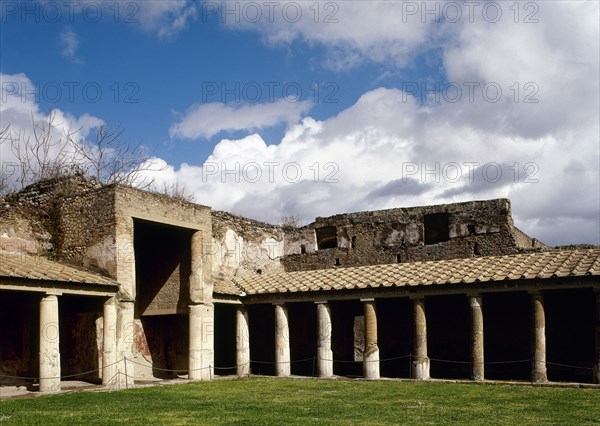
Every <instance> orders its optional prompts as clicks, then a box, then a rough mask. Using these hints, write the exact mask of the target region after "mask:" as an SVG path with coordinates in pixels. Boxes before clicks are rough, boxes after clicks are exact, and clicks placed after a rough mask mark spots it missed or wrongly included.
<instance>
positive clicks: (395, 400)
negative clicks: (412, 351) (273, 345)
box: [0, 378, 600, 426]
mask: <svg viewBox="0 0 600 426" xmlns="http://www.w3.org/2000/svg"><path fill="white" fill-rule="evenodd" d="M599 401H600V390H598V389H575V388H554V387H552V388H550V387H532V386H508V385H498V386H493V385H476V384H451V383H439V382H437V383H436V382H423V383H414V382H400V381H377V382H368V381H353V380H317V379H306V380H304V379H287V380H286V379H276V378H251V379H234V380H216V381H213V382H201V383H187V384H181V385H168V386H159V387H151V388H138V389H131V390H123V391H115V392H74V393H68V394H60V395H45V396H39V397H37V398H26V399H9V400H0V423H1V424H2V425H4V424H7V425H8V424H107V425H108V424H111V425H112V424H128V425H138V424H144V425H147V424H206V425H217V424H219V425H242V424H243V425H246V424H250V425H313V424H314V425H318V424H322V425H330V424H338V425H369V426H371V425H388V424H390V425H391V424H461V425H462V424H478V425H481V424H493V425H503V424H510V425H513V424H522V425H524V424H562V425H566V424H577V425H588V424H600V403H599Z"/></svg>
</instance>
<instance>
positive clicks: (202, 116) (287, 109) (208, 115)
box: [169, 99, 311, 139]
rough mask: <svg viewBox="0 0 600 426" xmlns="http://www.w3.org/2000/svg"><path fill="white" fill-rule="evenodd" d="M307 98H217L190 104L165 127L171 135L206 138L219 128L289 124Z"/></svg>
mask: <svg viewBox="0 0 600 426" xmlns="http://www.w3.org/2000/svg"><path fill="white" fill-rule="evenodd" d="M310 106H311V103H310V102H308V101H301V102H300V101H298V102H290V101H287V100H285V99H280V100H277V101H275V102H270V103H256V104H224V103H220V102H213V103H206V104H196V105H193V106H191V107H190V108H189V109H188V110H187V111H186V112H185V114H184V115H183V116H181V117H180V118H179V120H178V122H177V123H175V124H173V125H172V126H171V128H170V130H169V133H170V135H171V137H177V138H182V139H183V138H185V139H196V138H199V137H205V138H210V137H212V136H214V135H216V134H217V133H219V132H221V131H236V130H248V131H255V130H258V129H263V128H267V127H272V126H276V125H278V124H287V125H289V124H292V123H296V122H298V120H299V119H300V117H301V116H302V115H303V114H305V113H306V112H307V111H308V110H309V109H310Z"/></svg>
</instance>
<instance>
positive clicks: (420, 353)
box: [412, 297, 430, 380]
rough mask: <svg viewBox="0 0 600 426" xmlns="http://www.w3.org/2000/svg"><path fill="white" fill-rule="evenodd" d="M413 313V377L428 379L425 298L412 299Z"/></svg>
mask: <svg viewBox="0 0 600 426" xmlns="http://www.w3.org/2000/svg"><path fill="white" fill-rule="evenodd" d="M413 307H414V314H415V360H414V361H413V366H412V368H413V372H412V373H413V374H412V375H413V377H414V378H415V379H417V380H428V379H429V378H430V376H429V358H428V357H427V318H426V317H425V298H424V297H419V298H415V299H413Z"/></svg>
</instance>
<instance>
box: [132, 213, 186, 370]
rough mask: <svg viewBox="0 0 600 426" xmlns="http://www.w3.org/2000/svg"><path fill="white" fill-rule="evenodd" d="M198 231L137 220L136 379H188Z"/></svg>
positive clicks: (135, 233) (135, 225)
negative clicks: (192, 277)
mask: <svg viewBox="0 0 600 426" xmlns="http://www.w3.org/2000/svg"><path fill="white" fill-rule="evenodd" d="M194 232H195V230H193V229H187V228H181V227H176V226H170V225H165V224H160V223H156V222H149V221H145V220H140V219H134V239H133V241H134V251H135V274H136V302H135V318H136V327H135V347H134V357H135V362H136V363H137V365H136V376H137V377H138V378H143V377H145V376H153V377H158V378H172V377H176V376H179V375H181V374H186V373H187V369H188V352H189V351H188V348H189V313H188V311H189V303H190V300H189V288H190V286H189V277H190V269H191V238H192V235H193V234H194Z"/></svg>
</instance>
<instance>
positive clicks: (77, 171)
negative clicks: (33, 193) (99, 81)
mask: <svg viewBox="0 0 600 426" xmlns="http://www.w3.org/2000/svg"><path fill="white" fill-rule="evenodd" d="M31 124H32V131H31V132H30V133H29V134H28V133H27V132H25V130H24V129H15V128H12V129H9V126H7V127H6V128H5V129H2V131H1V133H0V143H3V142H7V141H8V143H10V148H11V151H12V154H13V156H14V157H15V160H16V164H14V165H13V169H15V170H13V174H17V175H18V176H16V184H17V186H18V187H19V188H23V187H25V186H27V185H29V184H31V183H33V182H36V181H38V180H41V179H56V178H60V177H63V176H70V175H83V176H87V177H91V178H95V179H97V181H98V182H99V183H101V184H103V185H107V184H112V183H120V184H124V185H129V186H136V187H139V188H142V189H147V188H149V187H150V185H152V183H153V182H154V179H150V178H148V177H147V173H144V172H147V171H160V170H163V169H162V168H160V167H159V166H158V162H157V161H154V160H152V152H151V151H149V150H148V149H147V148H146V147H145V146H144V145H142V143H141V142H138V143H137V144H130V143H128V142H127V141H125V140H124V139H123V133H124V131H123V130H122V128H121V126H120V125H117V126H116V127H114V128H112V129H111V128H109V127H108V126H107V125H106V124H105V123H104V124H102V125H100V126H99V127H97V128H95V131H94V132H93V135H92V136H91V137H89V138H87V137H85V136H86V135H81V130H82V128H78V129H73V128H72V127H70V126H69V127H66V128H63V127H64V126H63V123H56V112H55V111H53V112H51V113H50V115H49V116H48V118H46V119H45V120H36V119H35V116H34V115H33V113H32V115H31ZM60 128H62V131H61V132H59V131H58V130H59V129H60ZM9 178H10V176H8V175H7V173H6V171H5V172H4V174H3V175H2V176H0V185H1V184H2V183H3V182H4V185H6V184H7V182H8V181H9ZM13 180H14V177H13ZM2 190H3V187H2V186H0V191H2ZM4 190H6V188H4Z"/></svg>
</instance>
